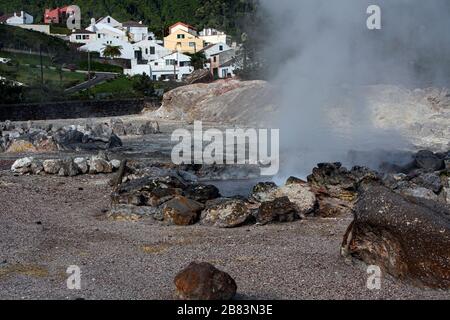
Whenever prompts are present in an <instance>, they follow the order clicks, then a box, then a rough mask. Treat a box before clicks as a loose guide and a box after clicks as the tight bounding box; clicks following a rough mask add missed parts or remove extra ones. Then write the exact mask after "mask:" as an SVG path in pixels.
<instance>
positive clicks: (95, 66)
mask: <svg viewBox="0 0 450 320" xmlns="http://www.w3.org/2000/svg"><path fill="white" fill-rule="evenodd" d="M0 57H1V58H10V59H12V60H14V61H17V62H18V63H20V64H29V65H33V66H40V65H41V60H40V57H39V55H35V54H24V53H11V52H6V51H1V50H0ZM42 63H43V65H44V66H54V67H56V66H58V64H56V63H52V61H51V59H50V57H46V56H42ZM74 65H75V66H76V67H77V69H79V70H88V62H87V58H86V61H84V60H81V62H79V63H74ZM91 71H93V72H96V71H97V72H115V73H122V72H123V68H121V67H119V66H114V65H109V64H104V63H100V62H97V61H91Z"/></svg>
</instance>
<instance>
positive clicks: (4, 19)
mask: <svg viewBox="0 0 450 320" xmlns="http://www.w3.org/2000/svg"><path fill="white" fill-rule="evenodd" d="M33 21H34V18H33V16H32V15H30V14H28V13H26V12H25V11H20V14H17V13H16V12H14V14H5V15H3V16H1V17H0V23H1V24H8V25H12V26H14V25H22V24H32V23H33Z"/></svg>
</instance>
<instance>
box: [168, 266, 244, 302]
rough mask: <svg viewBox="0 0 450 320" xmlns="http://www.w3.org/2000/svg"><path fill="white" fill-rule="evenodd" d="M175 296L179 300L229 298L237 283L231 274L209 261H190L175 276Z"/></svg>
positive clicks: (233, 292)
mask: <svg viewBox="0 0 450 320" xmlns="http://www.w3.org/2000/svg"><path fill="white" fill-rule="evenodd" d="M175 286H176V291H175V296H176V298H178V299H181V300H231V299H233V297H234V296H235V295H236V290H237V285H236V282H235V281H234V280H233V278H231V276H230V275H229V274H227V273H225V272H223V271H220V270H218V269H216V268H215V267H214V266H213V265H211V264H209V263H195V262H194V263H191V264H190V265H189V266H188V267H187V268H186V269H184V270H182V271H181V272H180V273H178V274H177V276H176V277H175Z"/></svg>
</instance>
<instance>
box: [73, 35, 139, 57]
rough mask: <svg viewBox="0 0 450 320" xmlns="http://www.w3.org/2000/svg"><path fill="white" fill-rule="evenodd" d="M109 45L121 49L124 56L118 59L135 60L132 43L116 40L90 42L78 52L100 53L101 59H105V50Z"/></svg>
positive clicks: (104, 39) (106, 39)
mask: <svg viewBox="0 0 450 320" xmlns="http://www.w3.org/2000/svg"><path fill="white" fill-rule="evenodd" d="M108 45H111V46H120V47H121V49H120V52H121V53H122V55H121V56H120V57H117V58H121V59H130V60H131V59H134V49H133V46H132V45H131V43H129V42H128V41H124V40H121V39H116V38H102V39H96V40H95V41H92V42H89V43H87V44H85V45H84V46H82V47H80V48H79V49H78V50H80V51H85V52H98V53H100V57H104V56H103V50H104V49H105V47H106V46H108Z"/></svg>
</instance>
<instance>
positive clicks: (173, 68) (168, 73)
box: [124, 52, 194, 81]
mask: <svg viewBox="0 0 450 320" xmlns="http://www.w3.org/2000/svg"><path fill="white" fill-rule="evenodd" d="M193 71H194V67H192V66H191V58H190V57H189V56H187V55H185V54H182V53H179V52H174V53H171V54H168V55H166V56H164V57H161V58H159V59H157V60H154V61H151V62H148V63H147V64H139V63H138V62H137V60H133V61H132V64H131V69H125V70H124V73H125V74H127V75H130V76H134V75H137V74H144V73H145V74H147V75H149V76H150V77H151V78H152V80H154V81H157V80H166V79H176V80H182V79H183V78H184V77H186V76H187V75H189V74H191V73H192V72H193Z"/></svg>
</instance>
